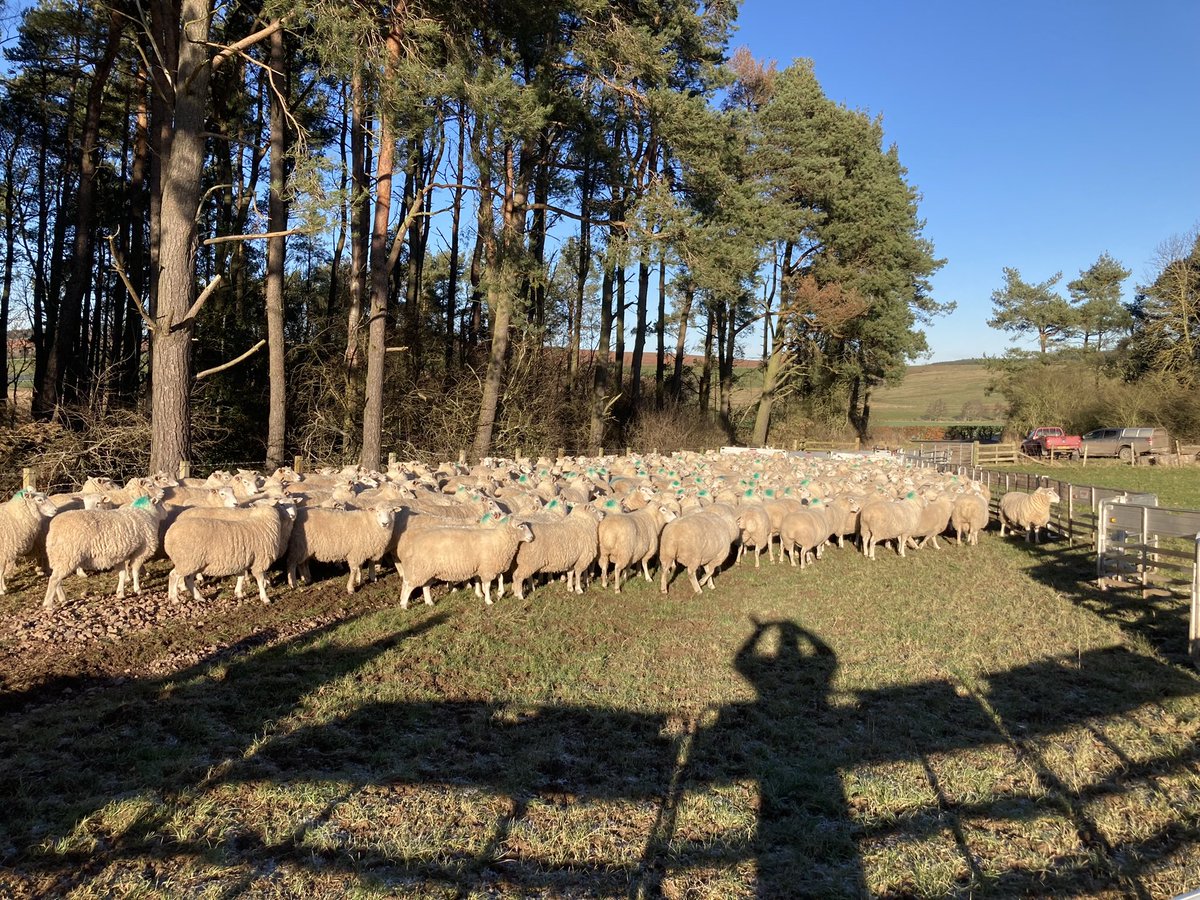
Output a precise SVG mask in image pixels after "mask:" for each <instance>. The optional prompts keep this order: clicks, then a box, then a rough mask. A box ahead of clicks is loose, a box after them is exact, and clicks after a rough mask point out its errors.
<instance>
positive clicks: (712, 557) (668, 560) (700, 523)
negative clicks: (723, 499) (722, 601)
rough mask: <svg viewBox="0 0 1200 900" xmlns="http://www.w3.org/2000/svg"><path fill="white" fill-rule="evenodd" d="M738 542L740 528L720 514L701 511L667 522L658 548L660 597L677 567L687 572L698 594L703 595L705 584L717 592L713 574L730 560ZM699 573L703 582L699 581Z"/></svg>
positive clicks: (665, 591) (693, 588) (665, 590)
mask: <svg viewBox="0 0 1200 900" xmlns="http://www.w3.org/2000/svg"><path fill="white" fill-rule="evenodd" d="M737 539H738V526H737V525H736V524H734V523H731V522H730V521H729V519H727V518H726V517H725V516H724V515H721V514H720V513H719V512H708V511H707V510H700V511H698V512H693V513H688V514H687V515H685V516H680V517H679V518H678V519H675V520H674V521H671V522H667V523H666V525H665V526H664V527H663V530H662V538H661V539H660V541H659V544H658V561H659V568H660V569H661V572H662V574H661V575H660V579H659V587H658V589H659V593H662V594H665V593H667V585H668V583H669V582H670V580H671V576H672V575H673V574H674V572H675V565H676V563H678V564H679V565H681V566H683V567H684V568H685V569H687V573H688V578H690V579H691V582H692V592H693V593H694V594H699V593H703V590H704V589H703V588H702V587H701V584H707V585H708V586H709V587H710V588H715V587H716V585H715V584H713V574H714V573H715V572H716V571H717V569H718V568H720V567H721V565H722V564H723V563H724V562H725V560H727V559H729V554H730V552H731V550H732V549H733V544H734V542H735V541H736V540H737ZM697 570H700V571H701V574H702V575H703V579H702V580H697V578H696V572H697Z"/></svg>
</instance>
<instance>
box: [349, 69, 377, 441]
mask: <svg viewBox="0 0 1200 900" xmlns="http://www.w3.org/2000/svg"><path fill="white" fill-rule="evenodd" d="M350 110H351V111H350V170H351V176H350V177H351V182H352V185H353V192H352V195H351V196H352V199H351V201H350V290H349V304H348V306H347V310H346V353H345V355H344V361H345V392H346V407H345V414H344V416H343V420H342V453H343V457H344V458H350V457H351V454H352V452H353V450H354V446H355V444H356V443H357V442H356V441H355V434H354V432H355V427H356V426H357V425H358V422H359V418H360V416H361V410H362V399H363V354H362V350H361V349H360V347H359V343H360V337H361V335H360V328H361V326H362V311H363V300H364V298H365V297H366V295H367V271H368V257H367V251H368V248H369V246H370V240H371V180H370V176H369V172H370V158H369V157H370V151H369V149H368V147H367V134H368V133H369V132H370V124H369V123H368V121H367V112H366V98H365V96H364V89H363V84H362V78H361V76H359V75H357V74H356V75H354V76H353V78H352V79H351V81H350Z"/></svg>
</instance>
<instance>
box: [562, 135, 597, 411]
mask: <svg viewBox="0 0 1200 900" xmlns="http://www.w3.org/2000/svg"><path fill="white" fill-rule="evenodd" d="M579 191H580V199H579V215H580V222H579V266H578V269H577V278H576V281H575V296H574V297H573V298H572V304H571V315H570V320H571V321H570V332H571V334H570V339H569V342H568V343H569V346H568V347H567V385H568V388H569V390H570V391H571V393H572V394H573V393H574V391H575V385H576V384H577V383H578V381H579V353H580V350H581V344H582V343H583V301H584V298H585V297H586V296H587V280H588V275H589V273H590V272H591V268H592V223H591V214H592V177H591V163H590V160H589V157H588V156H587V155H586V154H585V155H584V159H583V177H582V181H581V184H580V189H579Z"/></svg>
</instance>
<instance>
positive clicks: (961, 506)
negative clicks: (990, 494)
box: [950, 493, 989, 547]
mask: <svg viewBox="0 0 1200 900" xmlns="http://www.w3.org/2000/svg"><path fill="white" fill-rule="evenodd" d="M988 518H989V510H988V502H987V498H986V497H984V496H983V495H982V494H977V493H969V494H961V495H959V496H958V497H956V498H955V499H954V506H953V507H952V508H951V510H950V524H951V525H953V526H954V538H955V540H956V541H957V542H958V545H959V546H960V547H961V546H962V539H963V535H964V534H965V535H966V536H967V543H968V544H970V545H978V544H979V532H981V531H983V529H985V528H987V524H988Z"/></svg>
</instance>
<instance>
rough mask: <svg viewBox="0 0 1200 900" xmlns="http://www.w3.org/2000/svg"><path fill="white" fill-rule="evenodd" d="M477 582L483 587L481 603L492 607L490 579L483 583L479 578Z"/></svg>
mask: <svg viewBox="0 0 1200 900" xmlns="http://www.w3.org/2000/svg"><path fill="white" fill-rule="evenodd" d="M479 581H480V583H481V584H482V585H483V602H484V603H485V604H486V605H487V606H491V605H492V579H490V578H489V579H488V580H487V581H484V580H483V579H482V578H480V579H479Z"/></svg>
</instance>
